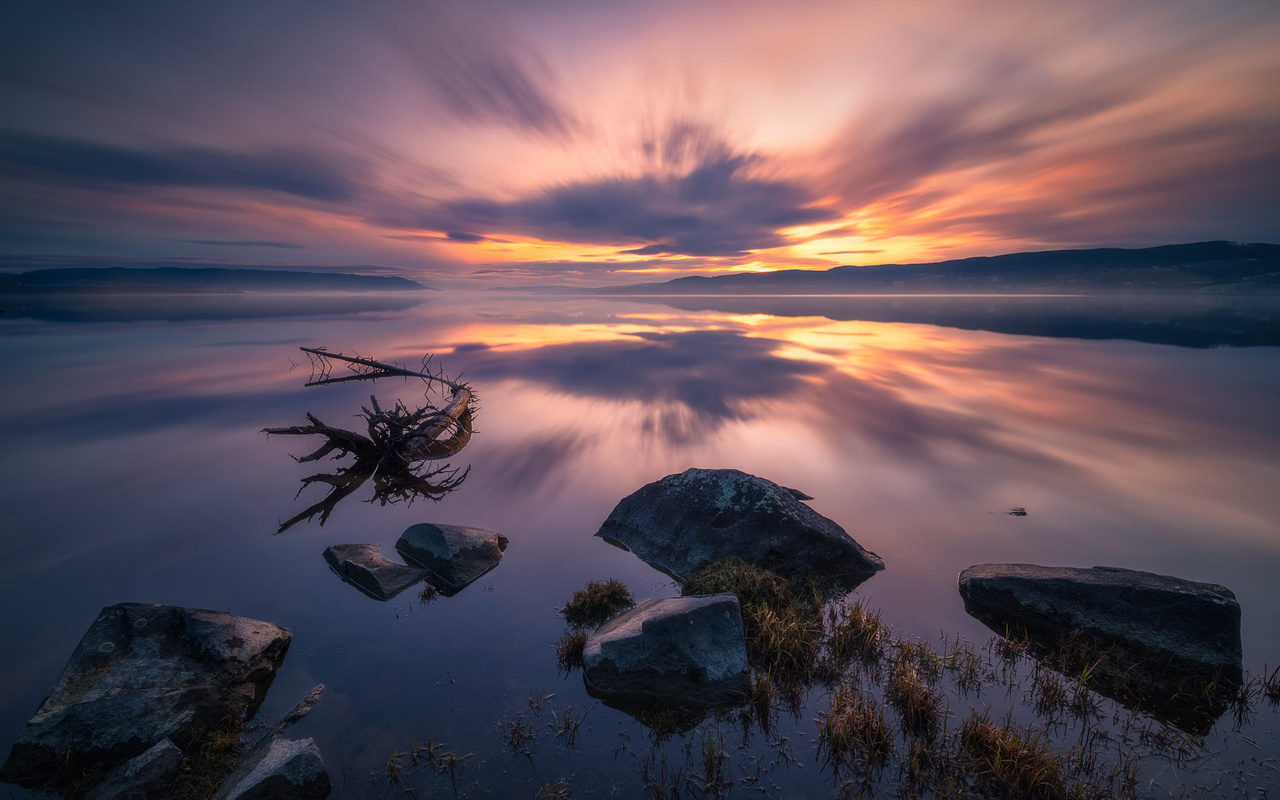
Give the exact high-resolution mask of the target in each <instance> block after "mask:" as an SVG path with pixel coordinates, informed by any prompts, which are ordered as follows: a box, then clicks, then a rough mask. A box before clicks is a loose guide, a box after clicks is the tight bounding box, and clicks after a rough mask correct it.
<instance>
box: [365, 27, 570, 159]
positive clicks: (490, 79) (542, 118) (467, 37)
mask: <svg viewBox="0 0 1280 800" xmlns="http://www.w3.org/2000/svg"><path fill="white" fill-rule="evenodd" d="M382 24H383V30H384V31H385V33H386V36H387V38H388V40H389V41H390V42H392V43H393V44H394V45H396V46H397V48H398V50H399V52H400V54H401V55H402V56H403V57H404V58H405V59H406V60H407V61H408V63H409V64H410V66H411V68H412V69H413V71H414V73H415V74H416V75H417V76H418V78H419V79H420V80H421V81H422V82H423V83H424V84H425V85H426V86H427V87H428V88H429V90H430V96H431V99H432V100H433V101H434V102H433V103H432V104H431V105H432V110H433V111H435V112H437V113H439V112H443V113H444V114H447V115H449V116H451V117H453V118H454V119H456V120H459V121H461V122H465V123H469V124H475V125H498V126H502V127H507V128H513V129H515V130H518V131H522V132H528V133H537V134H541V135H544V136H549V137H552V138H563V137H566V136H569V135H570V134H572V133H573V132H574V131H575V130H577V129H578V128H579V127H580V125H579V122H578V120H577V119H576V118H575V117H574V115H573V114H572V113H570V112H569V111H568V110H567V109H566V108H565V107H564V105H563V104H562V103H561V102H560V101H559V100H558V99H557V98H556V96H555V90H554V86H553V84H554V81H553V79H552V75H551V70H550V69H549V68H548V66H547V65H546V63H545V62H544V61H543V60H542V59H541V58H540V57H539V56H538V55H537V53H536V52H534V51H533V50H531V49H530V48H528V47H527V46H526V45H524V43H523V42H522V36H521V35H520V34H519V32H517V31H513V30H510V29H509V28H506V26H505V25H503V24H502V23H501V21H500V20H497V19H495V18H494V17H493V16H492V15H484V16H481V14H480V13H479V12H477V11H476V10H475V9H471V8H468V7H467V5H466V4H463V3H448V2H446V3H437V4H425V5H421V6H418V7H413V6H410V5H404V6H401V8H400V9H399V11H398V13H394V14H391V15H390V16H387V17H386V18H384V19H383V20H382ZM495 25H497V26H498V28H500V29H495Z"/></svg>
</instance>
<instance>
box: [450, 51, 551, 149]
mask: <svg viewBox="0 0 1280 800" xmlns="http://www.w3.org/2000/svg"><path fill="white" fill-rule="evenodd" d="M431 61H433V62H434V63H431V64H430V71H429V73H428V75H429V79H430V81H431V82H432V83H433V84H434V86H435V87H436V90H437V91H438V93H439V97H440V99H441V101H442V102H443V103H444V106H445V108H447V109H448V110H449V111H450V112H452V113H453V114H454V115H455V116H457V117H458V118H459V119H461V120H464V121H467V122H499V123H503V124H506V125H511V126H514V127H517V128H522V129H526V130H532V131H537V132H538V133H544V134H552V135H564V134H567V133H569V132H570V131H571V130H572V129H573V128H574V127H575V122H574V120H573V117H572V116H571V115H570V114H569V113H568V112H566V111H565V110H564V109H563V108H562V107H561V106H560V105H559V103H557V102H556V101H555V100H553V99H552V96H551V95H550V93H549V92H548V91H547V90H546V89H545V88H544V87H543V86H542V85H541V82H540V81H539V80H537V79H536V78H535V77H534V75H533V74H532V73H531V72H530V71H529V70H527V69H526V68H525V67H524V66H523V65H522V64H520V63H518V62H517V61H516V60H515V59H513V58H511V57H509V56H505V55H503V54H501V53H487V54H477V53H463V52H459V51H450V50H444V51H441V52H439V53H437V54H436V55H435V57H434V58H433V59H431Z"/></svg>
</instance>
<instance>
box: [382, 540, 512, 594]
mask: <svg viewBox="0 0 1280 800" xmlns="http://www.w3.org/2000/svg"><path fill="white" fill-rule="evenodd" d="M509 541H510V540H509V539H507V537H505V536H503V535H502V534H500V533H495V532H494V531H487V530H485V529H483V528H468V527H465V526H462V525H436V524H434V523H430V522H423V523H420V524H418V525H411V526H409V527H408V528H407V529H405V532H404V533H403V534H401V535H400V539H399V540H398V541H397V542H396V550H397V551H398V552H399V553H400V555H401V556H403V557H404V559H405V561H408V562H409V563H411V564H417V565H419V566H421V567H423V568H425V569H428V570H430V571H431V573H432V575H433V576H434V577H435V578H436V579H437V580H436V581H432V583H433V584H435V585H436V588H438V589H440V591H441V592H442V593H444V594H446V595H451V594H454V593H456V592H459V591H461V590H462V589H463V588H464V587H466V586H467V585H468V584H470V583H471V582H472V581H474V580H475V579H476V578H479V577H480V576H481V575H483V574H485V573H486V572H488V571H489V570H491V569H493V568H494V567H496V566H498V563H499V562H500V561H502V553H503V551H505V550H506V549H507V544H508V542H509Z"/></svg>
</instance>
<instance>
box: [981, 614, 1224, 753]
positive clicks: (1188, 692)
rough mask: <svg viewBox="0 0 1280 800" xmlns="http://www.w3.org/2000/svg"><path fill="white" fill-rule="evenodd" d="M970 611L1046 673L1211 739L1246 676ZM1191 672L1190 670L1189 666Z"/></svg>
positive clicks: (1015, 618)
mask: <svg viewBox="0 0 1280 800" xmlns="http://www.w3.org/2000/svg"><path fill="white" fill-rule="evenodd" d="M965 611H967V612H968V613H969V615H970V616H972V617H973V618H974V619H976V620H978V621H979V622H981V623H982V624H983V625H986V626H987V627H988V628H990V629H991V630H992V631H994V632H995V633H996V634H997V635H999V636H1001V637H1003V638H1004V639H1006V640H1007V641H1009V642H1011V643H1012V645H1013V647H1016V648H1020V649H1021V648H1025V651H1026V652H1027V653H1028V655H1030V656H1031V657H1032V658H1034V659H1035V660H1036V661H1037V662H1038V663H1039V664H1041V665H1042V666H1044V667H1045V668H1048V669H1052V670H1054V671H1055V672H1057V673H1059V674H1061V675H1062V676H1064V677H1065V678H1066V679H1067V680H1068V681H1080V682H1081V683H1082V684H1083V685H1085V686H1087V687H1088V688H1089V689H1091V690H1093V691H1095V692H1097V693H1098V694H1101V695H1102V696H1104V697H1107V698H1110V699H1112V700H1115V701H1116V702H1117V703H1120V704H1121V705H1123V706H1125V707H1126V708H1128V709H1130V710H1132V711H1137V712H1140V713H1143V714H1148V715H1150V716H1152V717H1154V718H1155V719H1158V720H1160V721H1162V722H1166V723H1168V724H1170V725H1172V726H1174V727H1175V728H1178V729H1179V730H1182V731H1185V732H1187V733H1192V734H1195V735H1196V736H1205V735H1207V734H1208V733H1209V731H1211V730H1212V729H1213V726H1214V723H1216V722H1217V721H1218V720H1219V719H1221V718H1222V716H1223V715H1224V714H1226V713H1227V711H1228V710H1229V709H1230V708H1231V706H1232V703H1233V701H1235V700H1236V698H1237V696H1238V687H1239V685H1240V676H1239V675H1235V676H1228V675H1222V674H1217V673H1207V672H1204V671H1194V670H1190V669H1179V668H1178V667H1176V666H1174V665H1172V664H1170V663H1168V662H1167V661H1166V660H1164V659H1160V658H1153V657H1149V656H1145V655H1142V654H1139V653H1134V652H1129V651H1127V650H1125V649H1124V648H1122V647H1117V646H1102V645H1099V644H1098V643H1095V642H1094V641H1092V640H1089V639H1087V638H1085V637H1083V636H1081V635H1074V634H1072V633H1070V632H1066V631H1062V630H1054V629H1049V628H1045V627H1037V626H1033V625H1027V624H1026V621H1025V620H1022V619H1020V618H1018V617H1013V616H1009V615H1004V614H1000V613H998V612H995V611H993V610H992V609H990V608H987V607H985V606H979V605H976V604H973V603H970V602H968V601H966V602H965ZM1184 666H1185V665H1184Z"/></svg>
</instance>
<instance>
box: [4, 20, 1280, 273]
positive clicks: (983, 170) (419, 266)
mask: <svg viewBox="0 0 1280 800" xmlns="http://www.w3.org/2000/svg"><path fill="white" fill-rule="evenodd" d="M1276 42H1280V4H1277V3H1275V2H1274V0H1262V1H1261V2H1246V1H1245V0H1219V1H1217V2H1204V0H1196V2H1184V0H1158V1H1152V0H1124V2H1115V1H1114V0H1110V1H1108V2H1093V1H1092V0H1080V1H1079V2H1072V3H1047V2H1038V1H1033V2H1017V3H1015V2H1011V0H947V2H934V0H912V2H902V1H901V0H894V1H892V2H891V1H889V0H867V1H866V2H854V1H852V0H844V1H843V2H789V3H778V2H769V3H763V2H752V1H751V0H733V2H719V0H682V1H681V2H665V1H661V2H658V1H654V2H650V1H648V0H630V1H629V2H625V3H624V2H604V1H602V0H590V1H582V2H580V1H579V0H520V1H519V2H483V1H480V0H476V1H474V2H434V1H433V2H409V1H408V0H395V1H391V2H382V1H381V0H370V2H363V3H337V2H329V0H273V1H272V2H266V3H264V2H260V1H259V2H252V3H250V2H236V1H235V0H220V2H216V3H214V2H189V3H174V2H169V1H163V2H147V1H146V0H139V1H138V2H101V0H98V2H84V3H67V2H59V1H58V0H41V2H38V3H8V4H5V5H4V8H3V10H0V92H2V93H3V97H4V102H3V103H2V104H0V269H5V270H9V271H13V270H20V269H21V270H25V269H31V268H38V267H44V266H65V265H77V266H78V265H111V266H149V265H170V264H179V265H183V264H191V265H202V266H203V265H211V264H212V265H226V266H237V265H244V266H255V267H264V266H265V267H285V268H304V267H305V268H312V269H337V270H341V271H352V272H362V273H367V274H398V275H404V276H406V277H411V278H417V279H421V280H423V281H424V282H427V283H430V284H432V285H440V286H456V287H484V286H525V285H577V286H586V285H610V284H618V283H639V282H649V281H656V280H666V279H669V278H674V277H679V276H683V275H691V274H703V275H711V274H718V273H724V272H743V271H764V270H773V269H795V268H800V269H828V268H830V267H834V266H839V265H845V264H881V263H911V262H924V261H936V260H943V259H947V258H957V257H964V256H972V255H995V254H999V253H1007V252H1018V251H1025V250H1043V249H1056V248H1076V247H1094V246H1147V245H1157V244H1171V243H1178V242H1190V241H1202V240H1207V239H1228V240H1234V241H1247V242H1257V241H1271V242H1276V241H1280V180H1277V178H1278V177H1280V47H1277V46H1276Z"/></svg>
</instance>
